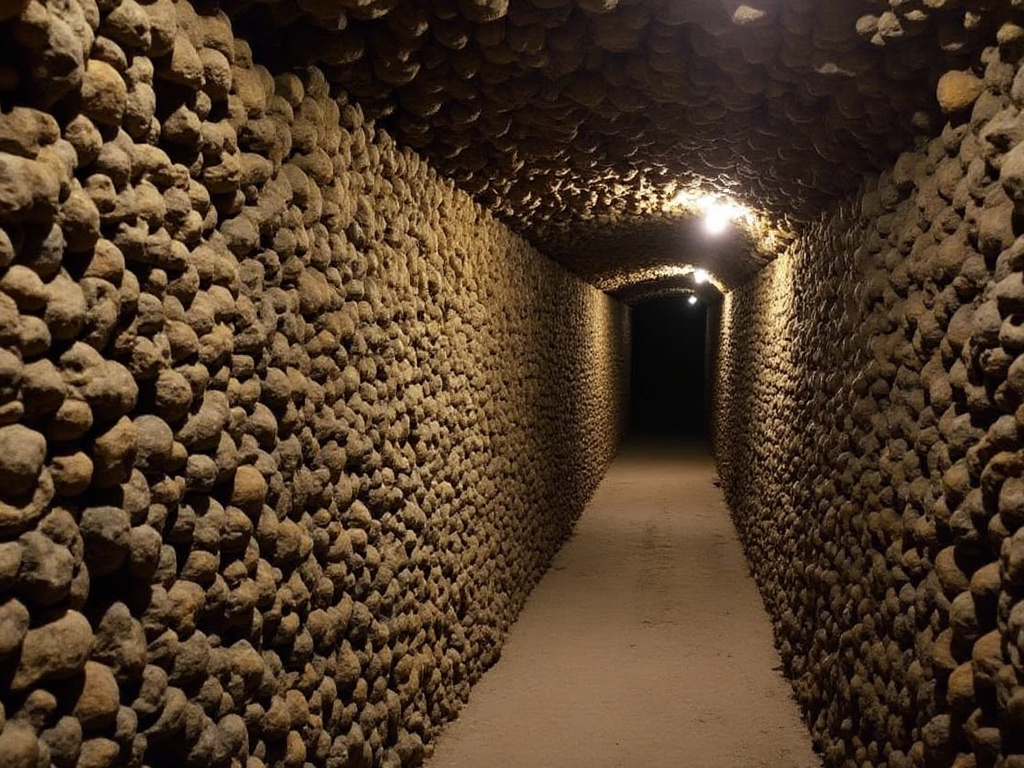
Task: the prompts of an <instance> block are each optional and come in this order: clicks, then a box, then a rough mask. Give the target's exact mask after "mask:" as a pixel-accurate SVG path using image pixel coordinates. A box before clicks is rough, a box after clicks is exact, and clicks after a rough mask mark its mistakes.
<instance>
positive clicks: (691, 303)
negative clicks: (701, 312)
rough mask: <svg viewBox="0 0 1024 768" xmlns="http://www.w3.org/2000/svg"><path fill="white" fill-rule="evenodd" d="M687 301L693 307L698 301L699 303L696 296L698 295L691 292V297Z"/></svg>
mask: <svg viewBox="0 0 1024 768" xmlns="http://www.w3.org/2000/svg"><path fill="white" fill-rule="evenodd" d="M686 301H687V302H688V303H689V305H690V306H691V307H692V306H693V305H694V304H696V303H697V297H696V295H694V294H692V293H691V294H690V298H688V299H687V300H686Z"/></svg>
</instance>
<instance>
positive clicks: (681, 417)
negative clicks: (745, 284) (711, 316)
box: [630, 295, 708, 437]
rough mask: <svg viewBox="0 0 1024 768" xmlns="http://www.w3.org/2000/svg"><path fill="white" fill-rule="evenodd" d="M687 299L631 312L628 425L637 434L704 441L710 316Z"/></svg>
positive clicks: (645, 304)
mask: <svg viewBox="0 0 1024 768" xmlns="http://www.w3.org/2000/svg"><path fill="white" fill-rule="evenodd" d="M687 299H688V297H687V296H682V295H680V296H664V297H660V298H655V299H650V300H648V301H645V302H642V303H640V304H637V305H636V306H634V307H633V321H632V333H633V362H632V376H633V380H632V396H631V402H630V425H631V429H632V432H634V433H635V434H648V435H680V436H687V437H695V436H704V435H705V434H706V433H707V426H708V408H707V399H706V397H705V395H706V382H705V352H706V329H707V310H706V307H705V305H704V303H703V302H699V303H697V304H695V305H691V304H689V303H688V301H687Z"/></svg>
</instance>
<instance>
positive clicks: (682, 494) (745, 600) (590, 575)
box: [428, 444, 821, 768]
mask: <svg viewBox="0 0 1024 768" xmlns="http://www.w3.org/2000/svg"><path fill="white" fill-rule="evenodd" d="M713 478H714V467H713V466H712V463H711V460H710V458H709V457H708V456H707V455H706V454H705V453H703V452H702V451H701V450H698V449H693V448H690V449H680V448H672V447H669V446H666V445H664V444H661V445H652V444H648V445H645V446H643V447H638V446H635V445H634V446H629V447H626V448H624V449H623V451H622V452H621V453H620V456H619V458H618V460H617V461H616V462H615V464H614V465H613V466H612V468H611V469H610V471H609V473H608V475H607V477H606V478H605V480H604V482H603V483H602V485H601V487H600V488H599V489H598V491H597V494H596V495H595V497H594V499H593V501H592V502H591V504H590V506H589V507H588V508H587V510H586V512H585V513H584V515H583V517H582V518H581V520H580V522H579V525H578V526H577V528H576V532H575V533H574V535H573V538H572V539H571V540H570V541H569V542H568V544H566V546H565V548H564V549H563V550H562V551H561V552H560V553H559V555H558V557H557V558H556V559H555V562H554V564H553V567H552V569H551V571H550V572H549V573H548V574H547V575H546V576H545V577H544V579H543V581H542V582H541V583H540V584H539V585H538V586H537V588H536V590H535V591H534V593H533V594H532V595H531V597H530V600H529V602H528V603H527V605H526V608H525V610H524V611H523V613H522V615H521V617H520V619H519V621H518V622H517V623H516V625H515V627H514V628H513V630H512V632H511V634H510V635H509V638H508V642H507V644H506V646H505V650H504V653H503V656H502V659H501V660H500V661H499V662H498V664H496V665H495V666H494V668H493V669H491V670H490V671H489V672H488V673H487V674H486V675H485V676H484V678H483V679H482V680H481V681H480V683H479V684H478V685H477V687H476V688H474V690H473V693H472V696H471V699H470V702H469V704H468V705H467V706H466V708H465V709H464V710H463V712H462V714H461V715H460V717H459V719H458V720H457V721H456V722H455V723H453V724H452V725H451V726H450V727H449V728H448V730H447V731H445V733H444V734H442V736H441V738H440V739H439V741H438V742H437V747H436V753H435V755H434V757H433V758H432V759H431V760H430V761H429V762H428V766H429V768H618V767H619V766H622V767H623V768H625V767H626V766H629V768H633V766H644V768H681V767H682V766H686V767H687V768H739V767H740V766H743V767H744V768H754V767H755V766H765V767H766V768H767V767H768V766H771V768H810V767H811V766H820V765H821V762H820V760H819V758H818V757H817V756H816V755H815V754H814V753H813V752H812V750H811V745H810V739H809V737H808V735H807V732H806V729H805V728H804V726H803V725H802V724H801V722H800V719H799V715H798V712H797V706H796V704H795V703H794V702H793V700H792V699H791V697H790V690H789V686H788V684H787V683H786V682H785V680H783V678H782V677H781V676H780V675H779V674H778V672H776V671H775V669H776V668H777V667H778V665H779V659H778V656H777V655H776V653H775V650H774V648H773V646H772V640H771V629H770V627H769V622H768V618H767V616H766V615H765V613H764V609H763V608H762V605H761V601H760V599H759V597H758V595H757V591H756V589H755V587H754V583H753V581H752V580H751V579H750V577H749V576H748V573H747V566H746V563H745V562H744V559H743V554H742V551H741V549H740V545H739V543H738V541H737V540H736V537H735V534H734V532H733V529H732V525H731V523H730V520H729V516H728V513H727V511H726V509H725V505H724V503H723V501H722V498H721V494H720V493H719V491H718V489H717V488H715V487H714V485H713Z"/></svg>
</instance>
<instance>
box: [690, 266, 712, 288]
mask: <svg viewBox="0 0 1024 768" xmlns="http://www.w3.org/2000/svg"><path fill="white" fill-rule="evenodd" d="M708 277H709V275H708V271H707V270H706V269H697V270H694V273H693V282H695V283H697V285H700V284H701V283H706V282H707V281H708Z"/></svg>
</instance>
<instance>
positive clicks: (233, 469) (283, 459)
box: [0, 0, 629, 768]
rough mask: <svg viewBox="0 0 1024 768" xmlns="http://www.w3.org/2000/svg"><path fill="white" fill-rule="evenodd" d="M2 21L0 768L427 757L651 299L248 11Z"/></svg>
mask: <svg viewBox="0 0 1024 768" xmlns="http://www.w3.org/2000/svg"><path fill="white" fill-rule="evenodd" d="M12 9H13V10H12ZM0 21H2V22H4V23H3V25H2V30H0V31H2V34H3V35H5V36H8V37H11V38H14V39H17V40H18V41H19V44H21V45H22V46H23V47H24V48H25V49H26V50H29V51H30V52H31V55H30V56H29V57H28V58H27V59H26V60H25V61H24V62H23V64H24V67H25V68H24V71H22V72H20V74H22V75H24V74H25V73H28V74H30V75H31V78H30V79H28V80H25V81H23V82H21V84H20V90H18V91H17V93H18V94H19V97H18V100H17V101H11V100H8V99H6V97H5V101H4V103H3V105H2V106H3V110H2V112H0V765H3V766H4V768H37V767H38V768H46V767H47V766H51V765H53V766H56V767H57V768H72V766H77V768H113V767H114V766H144V765H145V766H152V768H160V767H161V766H167V767H168V768H169V767H170V766H174V767H175V768H180V767H182V766H196V767H198V766H201V767H202V768H238V767H240V766H245V768H260V767H261V766H278V767H282V768H283V767H285V766H288V767H292V766H295V767H296V768H297V767H298V766H330V767H331V768H346V767H357V766H370V765H373V766H398V765H417V764H419V762H420V761H421V760H422V758H423V756H424V752H425V751H429V745H430V740H431V738H432V736H433V735H434V734H435V733H436V732H437V729H438V728H439V726H440V725H442V724H443V723H444V722H446V721H448V720H449V719H451V718H452V717H453V716H454V715H455V713H456V711H457V710H458V708H459V706H460V705H461V703H462V702H463V701H464V700H465V698H466V696H467V693H468V689H469V686H470V685H471V684H472V683H473V682H474V681H475V680H476V679H477V678H478V677H479V676H480V674H481V673H482V672H483V670H484V669H486V668H487V667H488V666H489V665H490V664H491V663H493V662H494V661H495V660H496V658H497V657H498V654H499V652H500V647H501V642H502V638H503V636H504V634H505V632H506V630H507V628H508V626H509V625H510V623H511V622H512V620H513V619H514V617H515V616H516V614H517V612H518V610H519V608H520V607H521V605H522V603H523V601H524V599H525V597H526V595H527V593H528V592H529V590H530V589H531V587H532V585H533V584H534V583H535V582H536V581H537V579H538V578H539V576H540V575H541V573H542V572H543V571H544V569H545V567H546V565H547V563H548V561H549V558H550V557H551V556H552V554H553V553H554V552H555V551H556V549H557V548H558V546H559V545H560V543H561V542H562V541H563V539H564V538H565V536H566V535H567V534H568V533H569V531H570V528H571V526H572V524H573V523H574V521H575V519H576V517H577V515H578V514H579V513H580V511H581V509H582V507H583V505H584V503H585V501H586V500H587V499H588V497H589V495H590V493H591V491H592V490H593V488H594V487H595V485H596V483H597V482H598V480H599V478H600V477H601V474H602V472H603V470H604V468H605V466H606V464H607V463H608V461H609V460H610V458H611V456H612V454H613V452H614V450H615V447H616V445H617V441H618V438H619V434H620V430H621V426H622V417H623V416H624V414H625V408H626V406H625V404H626V395H627V393H626V388H627V386H628V383H627V379H628V339H629V331H628V311H627V309H626V307H625V306H624V305H621V304H618V303H617V302H615V301H613V300H611V299H610V298H609V297H607V296H606V295H604V294H602V293H600V292H598V291H596V290H595V289H593V288H590V287H589V286H586V285H584V284H583V283H581V282H580V281H579V280H577V279H576V278H574V277H571V276H570V275H569V274H568V273H566V272H565V271H564V270H562V269H561V268H560V267H557V266H555V265H554V264H553V263H551V262H548V261H547V260H545V259H543V258H542V257H540V256H539V255H538V254H537V253H536V252H535V251H534V250H532V249H531V248H530V247H529V246H528V245H527V244H526V243H525V242H524V241H523V240H521V239H519V238H518V237H516V236H514V235H512V234H511V233H510V232H509V231H508V230H507V229H505V228H504V227H503V226H501V225H500V224H497V223H496V222H494V221H493V220H492V219H491V218H490V216H489V215H487V214H485V213H483V212H482V211H481V209H480V208H479V207H478V206H476V205H474V204H473V203H472V202H471V201H470V200H469V199H468V198H467V197H466V196H465V195H464V194H462V193H461V192H457V191H455V190H454V187H453V185H452V184H451V183H449V182H446V181H443V180H442V179H440V178H439V177H438V176H437V175H436V174H435V173H434V172H433V171H432V170H431V169H430V168H429V167H427V165H426V164H425V163H424V162H422V161H421V160H420V159H419V158H418V157H417V156H416V155H415V154H413V153H412V152H410V151H405V150H399V149H397V148H396V146H395V145H394V143H393V142H392V141H391V140H390V139H389V137H388V136H387V135H385V134H383V133H381V132H378V131H375V129H374V127H373V126H372V125H371V124H369V123H367V122H366V121H364V119H363V117H362V113H361V111H360V109H359V108H358V107H356V106H353V105H352V104H349V103H347V101H346V99H345V98H344V96H342V95H340V94H337V93H335V94H331V93H329V88H328V86H327V84H326V82H325V80H324V78H323V76H322V75H321V73H319V72H318V71H316V70H308V71H306V72H304V73H302V75H301V76H297V75H295V74H290V73H279V74H278V75H277V76H274V75H272V74H271V73H270V72H269V71H267V70H266V69H265V68H263V67H261V66H259V65H258V64H254V63H253V61H252V59H251V53H250V51H249V48H248V46H247V44H246V43H245V42H244V41H242V40H238V39H235V38H234V36H233V33H232V30H231V26H230V24H229V22H228V20H227V18H226V17H225V16H224V15H223V14H220V13H216V14H206V15H197V14H196V12H195V11H194V10H193V9H192V8H191V6H189V5H188V4H186V3H183V2H178V3H173V2H170V1H169V0H157V2H155V3H151V4H147V5H139V4H137V3H135V2H133V0H123V2H121V3H101V4H100V6H97V5H96V4H95V3H90V2H81V3H79V2H77V0H75V2H69V3H61V4H59V7H58V6H56V5H54V4H52V3H50V4H42V3H39V2H35V0H32V2H29V3H27V4H26V3H24V2H16V3H14V4H13V6H12V4H11V3H6V4H3V3H0ZM18 74H19V72H14V73H13V74H12V72H11V71H8V70H2V71H0V76H7V77H8V80H10V78H11V77H14V78H15V80H16V79H17V75H18ZM8 85H10V82H8Z"/></svg>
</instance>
